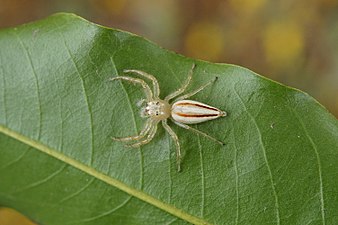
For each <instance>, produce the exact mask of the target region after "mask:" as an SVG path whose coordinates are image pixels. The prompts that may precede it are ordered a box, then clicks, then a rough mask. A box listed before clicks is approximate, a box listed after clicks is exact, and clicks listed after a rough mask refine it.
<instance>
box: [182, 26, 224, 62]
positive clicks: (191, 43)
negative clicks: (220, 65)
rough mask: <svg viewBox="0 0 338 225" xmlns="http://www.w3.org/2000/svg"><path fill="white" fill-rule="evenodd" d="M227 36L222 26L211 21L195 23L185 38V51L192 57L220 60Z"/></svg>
mask: <svg viewBox="0 0 338 225" xmlns="http://www.w3.org/2000/svg"><path fill="white" fill-rule="evenodd" d="M224 46H225V38H224V33H223V31H222V29H221V27H220V26H219V25H217V24H214V23H211V22H197V23H194V24H193V25H192V26H191V27H190V28H189V29H188V31H187V34H186V36H185V40H184V47H185V51H186V52H187V53H188V54H189V55H190V56H192V57H196V58H199V59H204V60H211V61H216V60H220V59H221V56H222V52H223V51H224Z"/></svg>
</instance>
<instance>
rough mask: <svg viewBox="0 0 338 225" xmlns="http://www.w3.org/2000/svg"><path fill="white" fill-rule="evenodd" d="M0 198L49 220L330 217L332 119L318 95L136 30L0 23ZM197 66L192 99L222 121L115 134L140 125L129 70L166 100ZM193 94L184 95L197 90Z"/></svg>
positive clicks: (335, 192)
mask: <svg viewBox="0 0 338 225" xmlns="http://www.w3.org/2000/svg"><path fill="white" fill-rule="evenodd" d="M0 49H1V51H0V131H1V134H0V205H3V206H9V207H13V208H15V209H17V210H19V211H21V212H23V213H24V214H26V215H27V216H29V217H30V218H32V219H33V220H35V221H37V222H38V223H41V224H86V225H88V224H189V223H192V224H334V223H335V222H337V221H338V204H337V202H338V185H337V178H338V166H337V165H338V164H337V162H338V122H337V120H336V119H335V118H334V117H333V116H332V115H331V114H329V113H328V112H327V110H326V109H324V108H323V107H322V106H321V105H320V104H318V103H317V102H316V101H315V100H314V99H313V98H311V97H310V96H308V95H307V94H305V93H302V92H300V91H298V90H295V89H291V88H289V87H285V86H283V85H281V84H278V83H275V82H273V81H271V80H267V79H266V78H264V77H260V76H258V75H257V74H255V73H253V72H251V71H249V70H247V69H244V68H241V67H238V66H234V65H227V64H212V63H208V62H202V61H197V60H192V59H189V58H185V57H182V56H180V55H177V54H174V53H172V52H169V51H167V50H165V49H162V48H160V47H158V46H156V45H154V44H153V43H151V42H149V41H148V40H145V39H143V38H141V37H138V36H135V35H133V34H130V33H126V32H122V31H118V30H112V29H108V28H105V27H102V26H98V25H95V24H92V23H90V22H88V21H85V20H83V19H82V18H80V17H77V16H75V15H70V14H57V15H54V16H51V17H49V18H47V19H45V20H42V21H38V22H35V23H31V24H27V25H23V26H20V27H18V28H10V29H4V30H2V31H0ZM193 63H196V65H197V67H196V68H195V70H194V74H193V80H192V83H191V85H190V86H189V88H188V89H189V90H193V89H195V88H197V87H199V86H201V85H202V84H205V83H206V82H208V81H209V80H211V79H213V78H214V77H215V76H218V77H219V79H218V80H217V82H215V83H214V84H213V85H212V86H211V87H208V88H206V89H205V90H203V91H202V92H200V93H198V94H197V95H196V96H193V97H192V99H195V100H198V101H201V102H204V103H207V104H210V105H212V106H215V107H218V108H220V109H222V110H225V111H226V112H227V113H228V116H227V117H224V118H219V119H217V120H213V121H209V122H205V123H202V124H198V125H194V126H193V127H195V128H198V129H199V130H201V131H204V132H206V133H208V134H209V135H211V136H213V137H216V138H217V139H220V140H222V141H223V142H225V144H226V145H225V146H220V145H218V144H217V143H214V142H212V141H210V140H209V139H206V138H204V137H203V136H197V135H195V134H193V133H191V132H190V131H188V130H184V129H182V128H180V127H177V126H175V125H174V124H172V123H169V125H170V126H171V127H172V128H173V129H174V131H175V132H176V133H177V135H178V137H179V140H180V144H181V147H182V153H183V162H182V169H183V171H182V172H180V173H178V172H177V171H176V161H175V159H176V155H175V146H174V143H173V141H172V140H171V138H170V136H169V135H168V133H166V132H165V130H164V129H163V128H162V126H159V129H158V132H157V133H156V136H155V138H154V139H153V140H152V141H151V142H150V143H149V144H147V145H144V146H142V147H141V148H139V149H131V148H127V147H124V145H123V143H120V142H116V141H112V140H111V137H112V136H129V135H135V134H137V132H138V131H140V130H141V129H142V126H143V124H144V122H145V120H144V118H141V117H140V116H139V115H140V114H139V111H140V109H139V108H138V106H137V105H136V103H137V102H138V101H139V100H140V99H142V98H143V97H144V93H143V91H142V88H141V87H140V86H135V85H131V84H130V83H128V82H111V81H109V78H111V77H114V76H117V75H122V74H123V73H122V71H123V70H124V69H139V70H142V71H146V72H148V73H150V74H153V75H154V76H156V78H157V79H158V80H159V83H160V89H161V97H162V98H164V97H165V96H166V95H168V94H169V93H171V92H173V91H175V90H176V89H178V88H179V87H180V86H181V85H182V83H183V82H184V80H185V79H186V78H187V74H188V71H189V70H190V68H191V65H192V64H193ZM189 90H188V91H189Z"/></svg>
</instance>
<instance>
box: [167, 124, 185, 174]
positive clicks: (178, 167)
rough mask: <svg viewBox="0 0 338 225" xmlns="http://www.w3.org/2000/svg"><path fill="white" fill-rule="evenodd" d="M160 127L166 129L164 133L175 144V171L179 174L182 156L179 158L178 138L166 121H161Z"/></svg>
mask: <svg viewBox="0 0 338 225" xmlns="http://www.w3.org/2000/svg"><path fill="white" fill-rule="evenodd" d="M162 125H163V127H164V129H166V131H167V132H168V133H169V135H170V136H171V138H172V139H173V141H174V143H175V146H176V163H177V171H178V172H180V171H181V158H182V156H181V147H180V143H179V141H178V137H177V135H176V133H175V132H174V131H173V130H172V129H171V128H170V127H169V125H168V124H167V120H162Z"/></svg>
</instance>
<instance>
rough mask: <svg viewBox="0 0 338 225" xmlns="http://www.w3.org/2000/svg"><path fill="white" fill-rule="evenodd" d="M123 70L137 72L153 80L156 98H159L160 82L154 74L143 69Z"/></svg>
mask: <svg viewBox="0 0 338 225" xmlns="http://www.w3.org/2000/svg"><path fill="white" fill-rule="evenodd" d="M123 72H124V73H136V74H138V75H141V76H143V77H146V78H148V79H149V80H151V81H152V82H153V86H154V96H155V98H159V95H160V86H159V84H158V81H157V79H156V78H155V77H154V76H153V75H151V74H148V73H146V72H143V71H141V70H123Z"/></svg>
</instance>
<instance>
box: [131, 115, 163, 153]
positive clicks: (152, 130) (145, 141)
mask: <svg viewBox="0 0 338 225" xmlns="http://www.w3.org/2000/svg"><path fill="white" fill-rule="evenodd" d="M158 122H159V121H157V122H156V123H155V124H154V125H153V126H151V128H150V131H149V133H148V135H147V137H146V138H145V139H143V140H141V141H138V142H136V143H134V144H129V145H126V146H127V147H132V148H137V147H140V146H141V145H145V144H148V143H149V142H150V141H151V140H152V139H153V138H154V136H155V134H156V131H157V124H158Z"/></svg>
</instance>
